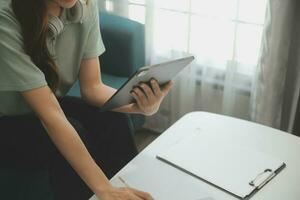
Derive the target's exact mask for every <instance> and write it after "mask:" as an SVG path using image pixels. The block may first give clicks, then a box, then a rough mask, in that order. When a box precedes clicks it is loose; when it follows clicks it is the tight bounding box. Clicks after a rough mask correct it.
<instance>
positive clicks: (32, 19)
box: [12, 0, 59, 92]
mask: <svg viewBox="0 0 300 200" xmlns="http://www.w3.org/2000/svg"><path fill="white" fill-rule="evenodd" d="M47 1H48V0H26V1H25V0H12V8H13V11H14V13H15V15H16V18H17V20H18V21H19V23H20V25H21V29H22V36H23V43H24V50H25V52H26V53H27V54H28V55H29V56H30V58H31V60H32V62H33V63H34V64H35V65H36V66H37V67H38V68H39V69H40V70H41V71H42V72H43V73H44V75H45V78H46V81H47V83H48V85H49V87H50V88H51V90H52V91H53V92H55V91H56V89H57V86H58V81H59V77H58V73H57V66H56V64H55V62H54V59H53V57H52V55H51V54H50V52H49V50H48V47H47V36H48V29H49V28H48V11H47Z"/></svg>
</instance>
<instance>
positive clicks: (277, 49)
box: [252, 0, 299, 128]
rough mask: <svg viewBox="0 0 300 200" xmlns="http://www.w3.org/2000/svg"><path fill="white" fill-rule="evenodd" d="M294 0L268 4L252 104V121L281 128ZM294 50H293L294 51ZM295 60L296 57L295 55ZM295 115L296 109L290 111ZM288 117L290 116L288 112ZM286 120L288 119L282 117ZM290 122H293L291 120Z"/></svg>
mask: <svg viewBox="0 0 300 200" xmlns="http://www.w3.org/2000/svg"><path fill="white" fill-rule="evenodd" d="M296 4H297V0H284V1H282V0H270V1H269V2H268V5H267V8H268V9H267V14H266V21H265V28H264V32H263V42H262V50H261V56H260V58H261V59H260V60H259V64H258V68H257V73H256V75H257V76H256V79H255V81H254V83H255V85H254V86H255V87H254V91H253V101H252V119H253V121H256V122H259V123H262V124H265V125H268V126H273V127H276V128H280V125H281V118H282V108H283V107H282V104H283V101H284V97H285V96H284V94H285V90H287V89H288V88H286V78H289V77H286V72H287V70H288V68H293V67H294V66H292V65H289V64H292V63H291V62H289V59H290V57H291V56H290V55H291V52H290V50H291V41H292V36H293V34H292V31H294V25H295V23H296V24H297V23H299V22H295V8H296V6H297V5H296ZM294 49H295V48H294ZM297 56H298V55H297ZM291 111H292V112H295V109H293V110H291ZM289 113H290V112H289ZM284 117H289V116H284ZM291 120H293V119H291Z"/></svg>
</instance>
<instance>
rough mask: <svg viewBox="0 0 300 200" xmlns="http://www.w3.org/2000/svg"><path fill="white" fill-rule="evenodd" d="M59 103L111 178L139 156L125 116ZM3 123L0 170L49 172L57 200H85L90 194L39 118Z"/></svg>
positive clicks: (69, 102)
mask: <svg viewBox="0 0 300 200" xmlns="http://www.w3.org/2000/svg"><path fill="white" fill-rule="evenodd" d="M59 102H60V105H61V107H62V109H63V111H64V113H65V115H66V116H67V118H68V120H69V121H70V123H71V124H72V125H73V126H74V128H75V129H76V130H77V132H78V134H79V136H80V137H81V138H82V140H83V142H84V143H85V145H86V146H87V149H88V150H89V152H90V153H91V155H92V157H93V158H94V160H95V161H96V162H97V164H98V165H99V166H100V167H101V168H102V169H103V171H104V173H105V174H106V175H107V176H108V177H109V178H110V177H112V176H113V175H114V174H115V173H116V172H117V171H119V170H120V169H121V168H122V167H123V166H124V165H125V164H126V163H127V162H129V161H130V160H131V159H132V158H133V157H134V156H135V155H136V153H137V151H136V147H135V144H134V140H133V138H132V134H131V132H130V128H129V127H128V118H127V116H126V115H124V114H120V113H113V112H101V111H100V110H99V109H98V108H97V107H94V106H91V105H88V104H87V103H85V102H84V101H83V100H81V99H79V98H73V97H64V98H59ZM0 119H1V121H0V134H2V135H0V152H1V151H2V152H1V153H0V157H1V161H0V167H1V166H4V167H5V166H6V167H16V168H19V169H20V168H21V169H24V170H25V169H29V170H35V169H41V168H47V169H48V170H49V172H50V179H51V183H52V185H53V188H54V191H55V193H56V194H57V196H60V197H58V198H57V199H63V198H65V197H67V199H74V198H75V199H78V200H79V199H86V197H87V196H89V195H90V194H91V191H89V189H88V188H87V187H86V186H85V184H84V183H83V182H82V181H81V179H80V178H79V177H78V176H77V175H76V173H75V172H74V170H73V169H72V168H71V167H70V166H69V164H68V163H67V162H66V161H65V159H64V158H63V157H62V156H61V154H60V153H59V152H58V150H57V149H56V148H55V146H54V145H53V144H52V142H51V141H50V139H49V137H48V135H47V133H46V132H45V130H44V128H43V127H42V125H41V123H40V122H39V119H38V118H37V117H35V116H34V115H27V116H19V117H14V118H6V119H4V118H0ZM1 128H2V129H1ZM3 132H4V134H3ZM1 145H2V146H1ZM2 158H4V159H2ZM2 161H4V162H2ZM72 194H73V195H72Z"/></svg>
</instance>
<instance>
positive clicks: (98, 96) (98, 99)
mask: <svg viewBox="0 0 300 200" xmlns="http://www.w3.org/2000/svg"><path fill="white" fill-rule="evenodd" d="M116 91H117V90H116V89H114V88H112V87H109V86H107V85H104V84H101V85H97V86H94V87H91V88H89V89H88V90H86V91H85V92H84V95H83V99H84V100H85V101H86V102H88V103H89V104H91V105H94V106H97V107H102V106H103V105H104V103H105V102H106V101H107V100H109V98H110V97H111V96H112V95H113V94H114V93H115V92H116ZM112 111H114V112H121V113H140V112H139V111H138V110H137V107H136V106H134V105H133V104H129V105H125V106H122V107H119V108H116V109H113V110H112Z"/></svg>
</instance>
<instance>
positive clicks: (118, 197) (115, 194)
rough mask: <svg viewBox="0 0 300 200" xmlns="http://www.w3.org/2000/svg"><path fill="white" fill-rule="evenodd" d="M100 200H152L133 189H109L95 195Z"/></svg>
mask: <svg viewBox="0 0 300 200" xmlns="http://www.w3.org/2000/svg"><path fill="white" fill-rule="evenodd" d="M97 197H98V198H99V199H100V200H154V199H153V198H152V197H151V195H150V194H148V193H146V192H142V191H139V190H136V189H133V188H127V187H126V188H110V189H108V190H105V191H102V192H101V194H99V195H97Z"/></svg>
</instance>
